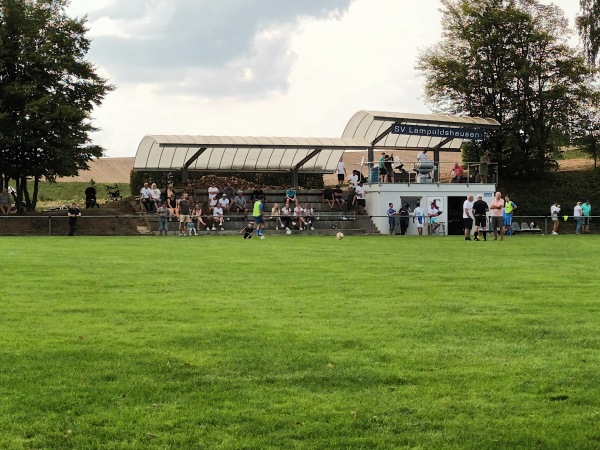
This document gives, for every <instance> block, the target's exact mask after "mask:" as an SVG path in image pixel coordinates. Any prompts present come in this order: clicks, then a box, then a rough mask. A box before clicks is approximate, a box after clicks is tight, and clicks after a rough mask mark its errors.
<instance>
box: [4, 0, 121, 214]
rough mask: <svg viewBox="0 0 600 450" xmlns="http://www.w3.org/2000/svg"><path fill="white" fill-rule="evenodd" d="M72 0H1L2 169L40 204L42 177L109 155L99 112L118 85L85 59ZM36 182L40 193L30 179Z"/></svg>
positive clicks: (30, 201) (21, 195)
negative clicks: (101, 140)
mask: <svg viewBox="0 0 600 450" xmlns="http://www.w3.org/2000/svg"><path fill="white" fill-rule="evenodd" d="M67 5H68V0H0V99H2V101H1V102H0V130H2V132H1V133H0V171H1V172H2V175H3V178H4V184H5V185H6V183H7V182H8V180H9V179H11V178H12V179H14V180H15V181H16V185H17V205H19V206H20V205H21V200H22V199H25V202H26V204H27V208H28V209H35V205H36V203H37V188H38V183H39V181H40V179H42V178H46V179H48V180H50V181H53V180H54V179H55V177H57V176H72V175H76V174H77V173H78V171H79V170H82V169H87V168H88V166H87V162H88V161H89V160H90V159H92V158H94V157H100V156H102V153H103V149H102V148H101V147H99V146H96V145H93V144H92V143H91V139H90V137H89V134H90V133H91V132H93V131H96V128H95V127H94V126H93V125H92V120H91V113H92V111H93V109H94V107H96V106H99V105H100V104H101V102H102V100H103V99H104V97H105V96H106V94H107V93H108V92H110V91H111V90H112V89H113V86H111V85H109V84H107V81H106V80H105V79H103V78H102V77H100V76H99V75H97V74H96V71H95V67H94V66H93V65H92V64H91V63H90V62H89V61H87V60H86V59H85V57H86V54H87V52H88V50H89V47H90V41H89V39H88V38H86V36H85V33H86V32H87V29H86V27H85V19H72V18H69V17H68V16H67V14H66V12H65V9H66V6H67ZM28 178H32V179H33V181H34V190H33V195H32V196H31V197H30V196H29V192H28V189H27V179H28Z"/></svg>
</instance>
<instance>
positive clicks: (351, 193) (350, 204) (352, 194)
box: [346, 185, 356, 216]
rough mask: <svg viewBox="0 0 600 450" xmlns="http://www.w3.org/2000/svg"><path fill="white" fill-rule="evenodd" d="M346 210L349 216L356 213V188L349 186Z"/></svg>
mask: <svg viewBox="0 0 600 450" xmlns="http://www.w3.org/2000/svg"><path fill="white" fill-rule="evenodd" d="M346 212H347V213H348V215H349V216H354V215H355V214H356V188H355V187H354V186H352V185H350V186H348V196H347V197H346Z"/></svg>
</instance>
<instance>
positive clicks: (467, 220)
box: [463, 194, 473, 241]
mask: <svg viewBox="0 0 600 450" xmlns="http://www.w3.org/2000/svg"><path fill="white" fill-rule="evenodd" d="M463 221H464V227H465V241H470V240H471V228H473V196H472V195H470V194H469V195H468V196H467V199H466V200H465V202H464V203H463Z"/></svg>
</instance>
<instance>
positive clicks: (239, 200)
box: [230, 191, 248, 220]
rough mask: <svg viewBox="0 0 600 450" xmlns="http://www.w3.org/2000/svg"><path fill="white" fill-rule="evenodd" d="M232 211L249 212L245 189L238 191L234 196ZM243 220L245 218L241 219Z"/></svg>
mask: <svg viewBox="0 0 600 450" xmlns="http://www.w3.org/2000/svg"><path fill="white" fill-rule="evenodd" d="M230 211H231V212H232V213H234V214H236V213H242V214H246V213H247V212H248V208H247V207H246V199H245V198H244V192H243V191H237V195H236V196H235V197H233V200H232V202H231V208H230ZM241 220H243V219H241Z"/></svg>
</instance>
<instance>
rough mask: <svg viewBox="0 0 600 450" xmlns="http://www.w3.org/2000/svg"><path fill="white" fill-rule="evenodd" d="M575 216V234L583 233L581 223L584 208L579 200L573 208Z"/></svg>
mask: <svg viewBox="0 0 600 450" xmlns="http://www.w3.org/2000/svg"><path fill="white" fill-rule="evenodd" d="M573 218H574V219H575V234H581V225H582V223H583V210H582V208H581V202H577V204H576V205H575V209H574V210H573Z"/></svg>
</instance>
